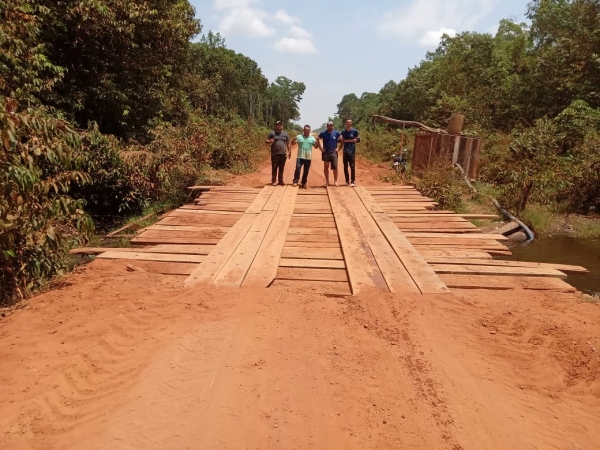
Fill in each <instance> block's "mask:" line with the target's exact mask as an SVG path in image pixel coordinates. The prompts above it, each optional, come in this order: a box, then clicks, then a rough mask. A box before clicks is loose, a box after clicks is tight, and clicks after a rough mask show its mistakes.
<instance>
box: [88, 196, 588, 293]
mask: <svg viewBox="0 0 600 450" xmlns="http://www.w3.org/2000/svg"><path fill="white" fill-rule="evenodd" d="M201 190H204V192H203V193H202V194H201V196H200V197H199V198H198V199H197V200H196V201H195V203H194V204H193V205H186V206H183V207H182V208H179V209H177V210H175V211H172V212H170V213H169V214H167V215H166V216H164V217H163V218H162V219H161V220H160V221H159V222H158V223H156V224H155V225H152V226H150V227H147V228H146V229H144V230H143V231H142V232H141V233H140V234H139V235H138V236H137V237H136V238H134V239H133V240H132V243H133V244H136V245H143V246H145V247H144V248H137V249H102V253H100V255H99V257H100V258H110V259H130V260H136V262H137V263H138V264H142V262H144V261H146V262H153V264H152V266H151V269H147V270H152V271H157V272H160V273H165V274H172V275H185V276H187V278H186V279H185V282H184V283H185V285H186V286H188V287H190V288H195V287H204V288H207V287H214V288H221V287H228V288H239V287H244V286H259V287H267V286H270V285H272V284H273V283H274V282H275V283H279V282H285V283H297V284H299V285H306V286H307V287H308V286H315V285H318V284H319V283H323V284H326V286H327V289H326V290H330V291H332V292H333V293H337V294H342V295H344V294H350V293H352V294H357V293H359V292H361V291H368V290H371V289H379V290H384V291H391V292H395V293H412V294H445V293H448V292H450V290H451V289H453V288H471V289H478V288H481V289H513V288H524V289H539V290H554V291H574V288H572V287H571V286H570V285H568V284H567V283H565V282H564V281H563V280H564V279H565V278H566V273H568V272H584V271H585V269H583V268H581V267H575V266H564V265H553V264H541V263H523V262H516V261H505V260H502V261H500V260H494V259H493V255H510V254H511V253H510V250H509V248H508V247H507V246H506V245H504V243H503V241H505V240H506V239H507V238H506V237H504V236H502V235H501V234H485V233H482V232H481V230H480V229H479V228H477V227H476V226H475V225H473V224H472V223H471V222H470V221H469V220H468V219H474V218H480V217H482V216H479V215H468V214H456V213H454V212H452V211H439V210H434V209H433V208H434V207H435V206H436V203H435V202H434V201H433V200H431V199H430V198H427V197H424V196H422V195H421V194H420V193H419V192H418V191H417V190H416V189H414V188H413V187H411V186H392V185H389V186H379V187H361V186H359V187H356V188H346V187H329V188H309V189H299V188H296V187H292V186H267V187H264V188H245V187H213V188H205V189H201ZM142 267H143V266H142Z"/></svg>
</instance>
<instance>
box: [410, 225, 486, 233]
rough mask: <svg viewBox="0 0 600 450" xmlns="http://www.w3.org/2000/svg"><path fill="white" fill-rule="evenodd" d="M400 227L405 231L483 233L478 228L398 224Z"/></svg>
mask: <svg viewBox="0 0 600 450" xmlns="http://www.w3.org/2000/svg"><path fill="white" fill-rule="evenodd" d="M398 229H399V230H400V231H402V232H404V233H437V234H441V233H458V234H462V233H472V234H476V233H481V230H479V229H477V228H405V227H401V226H398Z"/></svg>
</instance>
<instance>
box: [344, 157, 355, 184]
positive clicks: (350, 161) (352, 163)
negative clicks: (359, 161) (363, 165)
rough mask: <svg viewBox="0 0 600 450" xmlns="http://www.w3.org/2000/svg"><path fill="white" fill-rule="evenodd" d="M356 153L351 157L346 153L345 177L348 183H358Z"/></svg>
mask: <svg viewBox="0 0 600 450" xmlns="http://www.w3.org/2000/svg"><path fill="white" fill-rule="evenodd" d="M355 160H356V153H352V154H351V155H349V154H348V153H344V176H345V177H346V183H349V182H351V183H354V182H355V181H356V167H355ZM348 165H350V172H351V174H352V178H350V177H349V176H348Z"/></svg>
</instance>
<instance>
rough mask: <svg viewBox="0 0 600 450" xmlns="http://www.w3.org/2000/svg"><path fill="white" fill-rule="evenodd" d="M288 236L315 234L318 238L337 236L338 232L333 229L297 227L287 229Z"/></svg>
mask: <svg viewBox="0 0 600 450" xmlns="http://www.w3.org/2000/svg"><path fill="white" fill-rule="evenodd" d="M290 234H317V235H320V236H337V235H338V232H337V229H335V228H307V227H299V228H292V227H290V228H289V229H288V235H290Z"/></svg>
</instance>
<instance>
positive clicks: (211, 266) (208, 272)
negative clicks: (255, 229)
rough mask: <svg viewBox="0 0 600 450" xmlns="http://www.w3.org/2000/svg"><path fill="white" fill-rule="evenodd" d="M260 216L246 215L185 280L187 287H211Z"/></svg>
mask: <svg viewBox="0 0 600 450" xmlns="http://www.w3.org/2000/svg"><path fill="white" fill-rule="evenodd" d="M257 218H258V214H244V216H243V217H242V218H241V219H240V220H239V221H238V222H237V223H236V224H235V225H234V226H233V227H231V229H230V230H229V231H228V232H227V234H226V235H225V236H224V237H223V239H221V240H220V241H219V242H218V243H217V245H216V246H215V248H214V249H213V251H212V252H210V254H209V255H208V256H207V257H206V259H204V261H202V263H201V264H200V265H198V267H197V268H196V270H194V272H193V273H192V274H191V275H190V276H189V277H188V278H187V279H186V280H185V285H186V286H195V285H197V284H199V283H202V284H205V285H210V284H212V282H213V281H214V279H215V278H216V277H217V275H218V274H219V272H221V270H222V269H223V267H224V266H225V264H227V261H229V259H230V258H231V256H232V255H233V254H234V252H235V250H236V249H237V247H238V246H239V245H240V242H242V239H244V237H245V236H246V234H247V233H248V231H249V230H250V228H251V227H252V225H253V224H254V222H255V221H256V219H257Z"/></svg>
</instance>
